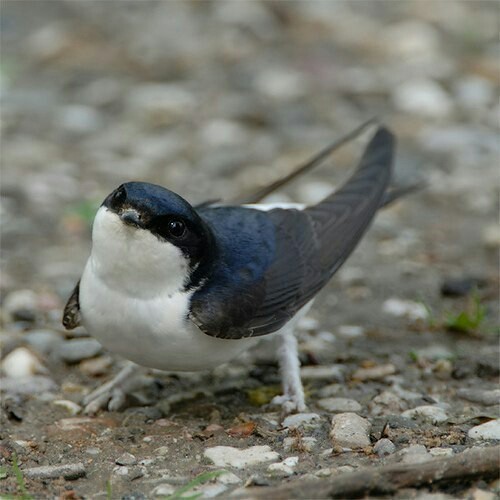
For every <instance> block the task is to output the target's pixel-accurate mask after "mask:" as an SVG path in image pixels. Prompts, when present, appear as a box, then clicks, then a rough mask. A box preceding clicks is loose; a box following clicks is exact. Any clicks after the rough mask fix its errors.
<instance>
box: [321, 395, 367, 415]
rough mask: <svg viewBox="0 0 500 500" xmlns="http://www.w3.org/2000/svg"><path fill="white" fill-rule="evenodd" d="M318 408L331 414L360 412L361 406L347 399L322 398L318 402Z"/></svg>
mask: <svg viewBox="0 0 500 500" xmlns="http://www.w3.org/2000/svg"><path fill="white" fill-rule="evenodd" d="M318 406H319V407H320V408H322V409H323V410H327V411H331V412H357V411H361V405H360V404H359V403H358V402H357V401H355V400H354V399H347V398H323V399H320V400H319V401H318Z"/></svg>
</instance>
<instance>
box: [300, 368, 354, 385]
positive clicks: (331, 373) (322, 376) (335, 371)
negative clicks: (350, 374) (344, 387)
mask: <svg viewBox="0 0 500 500" xmlns="http://www.w3.org/2000/svg"><path fill="white" fill-rule="evenodd" d="M344 372H345V366H344V365H329V366H325V365H324V366H304V367H302V368H301V369H300V376H301V378H302V380H335V381H337V382H343V381H344Z"/></svg>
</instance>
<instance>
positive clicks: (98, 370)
mask: <svg viewBox="0 0 500 500" xmlns="http://www.w3.org/2000/svg"><path fill="white" fill-rule="evenodd" d="M112 364H113V360H112V358H111V357H110V356H98V357H97V358H90V359H84V360H83V361H82V362H81V363H80V370H81V371H82V372H83V373H84V374H85V375H89V376H90V377H99V376H101V375H106V374H107V373H108V372H109V370H110V368H111V366H112Z"/></svg>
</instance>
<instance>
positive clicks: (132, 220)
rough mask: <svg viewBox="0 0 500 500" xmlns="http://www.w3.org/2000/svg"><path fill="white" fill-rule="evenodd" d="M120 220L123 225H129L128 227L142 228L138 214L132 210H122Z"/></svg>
mask: <svg viewBox="0 0 500 500" xmlns="http://www.w3.org/2000/svg"><path fill="white" fill-rule="evenodd" d="M120 219H121V220H122V221H123V222H125V224H129V225H130V226H136V227H144V225H143V223H142V221H141V216H140V215H139V212H137V210H134V209H133V208H127V209H126V210H124V211H123V212H122V213H121V214H120Z"/></svg>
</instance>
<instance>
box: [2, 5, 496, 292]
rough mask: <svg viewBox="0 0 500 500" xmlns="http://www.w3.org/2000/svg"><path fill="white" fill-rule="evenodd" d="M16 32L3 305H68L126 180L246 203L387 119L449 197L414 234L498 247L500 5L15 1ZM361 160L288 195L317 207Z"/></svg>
mask: <svg viewBox="0 0 500 500" xmlns="http://www.w3.org/2000/svg"><path fill="white" fill-rule="evenodd" d="M1 23H2V24H1V36H2V39H1V42H2V54H1V55H2V58H1V89H2V90H1V99H2V101H1V105H2V153H1V161H2V205H1V207H2V262H1V265H2V285H1V286H2V292H3V293H5V292H6V291H7V290H11V289H13V288H18V287H19V286H22V287H24V286H28V287H45V286H48V287H49V288H51V289H53V290H55V291H56V292H59V293H63V294H64V293H67V292H68V291H69V290H70V288H71V287H72V283H73V281H74V280H75V279H76V278H77V277H78V274H79V272H80V270H81V268H82V265H83V263H84V261H85V258H86V256H87V254H88V251H89V236H90V232H89V226H90V222H91V220H92V216H93V214H94V211H95V208H96V206H98V204H99V203H100V202H101V201H102V199H103V198H104V197H105V196H106V195H107V194H108V193H109V192H110V191H112V190H113V189H114V188H115V187H116V186H118V185H119V184H120V183H121V182H124V181H128V180H145V181H150V182H156V183H159V184H162V185H164V186H166V187H168V188H169V189H172V190H173V191H176V192H178V193H179V194H181V195H182V196H184V197H186V198H187V199H188V200H190V201H192V202H199V201H203V200H205V199H207V198H218V197H222V198H228V197H232V196H235V195H237V194H239V193H242V192H248V190H250V189H252V188H253V187H257V186H260V185H262V184H265V183H266V182H269V181H271V180H274V179H276V178H278V177H279V176H280V175H283V174H284V173H286V172H288V171H289V170H290V169H292V168H293V167H294V166H295V165H297V164H298V163H300V162H301V161H303V160H304V159H306V158H307V157H308V156H309V155H310V154H312V153H313V152H315V151H316V150H318V149H319V148H321V147H323V146H324V145H326V144H327V143H329V142H330V141H331V140H333V139H335V138H336V137H338V136H340V135H342V134H344V133H346V132H347V131H349V130H350V129H352V128H353V127H355V126H357V125H358V124H360V123H361V122H363V121H364V120H366V119H367V118H370V117H371V116H374V115H375V116H378V117H379V118H380V119H381V120H383V121H384V122H385V123H387V124H388V125H389V126H390V127H391V128H392V129H393V130H394V131H395V133H396V135H397V136H398V139H399V141H400V148H399V154H398V162H397V163H398V165H397V170H398V174H400V177H402V178H403V180H406V179H415V178H424V179H426V180H428V182H429V183H430V187H429V190H428V191H427V193H426V194H424V195H423V197H424V198H425V199H426V204H427V202H430V203H432V204H433V209H432V210H429V211H427V210H424V213H422V214H421V216H420V217H419V215H418V214H414V217H415V219H414V220H415V221H416V222H415V223H414V224H413V227H412V228H404V227H403V228H398V231H399V229H401V231H403V233H404V231H406V230H410V231H417V232H418V231H422V230H423V229H425V227H428V226H429V224H437V223H438V222H439V221H441V218H442V222H444V223H446V224H447V225H454V224H457V225H459V230H460V233H461V234H460V238H461V240H460V241H456V242H454V243H453V242H448V243H449V244H452V243H453V244H456V245H459V244H462V243H464V244H470V245H471V249H474V250H473V251H474V252H476V251H479V249H480V248H482V246H483V245H484V244H485V243H487V242H488V241H490V239H491V240H495V241H496V242H497V243H498V241H497V240H498V230H495V229H494V227H493V225H495V222H496V221H495V219H496V213H497V193H498V190H497V181H498V158H499V157H498V154H499V140H498V125H499V123H498V121H499V104H498V94H497V84H498V81H497V80H498V75H499V58H498V56H499V54H498V52H499V43H498V29H499V11H498V4H497V3H496V2H465V1H464V2H458V1H438V2H434V1H429V2H427V1H415V2H411V1H401V2H393V1H387V2H384V1H377V2H372V1H368V2H365V1H356V2H342V1H328V0H326V1H290V2H286V1H285V2H281V1H277V2H260V1H241V2H231V1H227V2H226V1H217V2H212V1H205V2H199V1H186V2H163V1H158V2H155V1H148V2H134V1H127V2H99V1H64V0H61V1H49V2H45V1H22V2H18V1H4V2H2V21H1ZM361 149H362V145H361V143H359V142H358V143H354V145H353V146H352V147H350V148H345V149H343V150H342V151H340V152H339V153H337V154H336V156H335V157H334V158H333V159H332V160H331V161H329V162H327V165H330V166H326V167H323V168H321V169H320V170H318V171H317V172H315V173H313V174H311V175H309V176H308V177H307V178H306V179H302V180H301V181H300V182H299V183H296V184H295V185H294V186H292V187H291V188H290V189H289V190H286V191H285V192H283V193H282V194H280V195H279V198H280V199H286V198H287V197H290V198H292V199H294V200H296V201H304V202H312V201H316V200H317V199H319V198H321V197H322V196H324V195H325V194H326V193H328V192H329V190H330V189H331V188H332V186H333V185H335V184H336V183H337V182H338V181H339V180H341V179H344V178H345V176H346V173H347V172H348V169H349V168H350V167H352V166H353V165H354V162H355V161H356V159H357V157H358V155H359V154H360V152H361ZM275 198H276V197H275ZM452 202H453V206H452ZM409 203H410V204H412V203H415V201H413V200H412V201H410V202H409ZM405 204H406V202H405ZM408 206H413V207H415V205H408ZM402 210H405V209H404V208H402ZM419 210H420V208H419ZM462 212H467V213H469V212H470V213H471V214H474V215H475V216H477V221H478V222H479V221H480V222H481V223H480V226H481V228H479V227H477V225H476V226H475V227H471V226H470V225H468V224H465V223H464V224H463V225H462V224H460V221H461V220H462V219H463V213H462ZM427 217H432V221H429V220H427ZM422 219H423V220H422ZM464 222H466V221H465V220H464ZM423 224H425V227H423ZM480 229H481V231H479V230H480ZM411 234H413V233H411ZM413 236H415V235H414V234H413ZM413 236H412V237H413ZM462 238H463V239H464V240H469V242H468V243H467V241H463V240H462ZM485 240H486V241H485ZM493 243H494V242H493ZM476 247H478V250H475V248H476ZM477 257H480V255H478V256H477ZM472 259H473V258H472ZM461 264H462V265H463V266H464V267H466V266H467V265H468V264H467V262H465V261H464V262H462V263H461Z"/></svg>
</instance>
